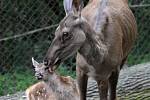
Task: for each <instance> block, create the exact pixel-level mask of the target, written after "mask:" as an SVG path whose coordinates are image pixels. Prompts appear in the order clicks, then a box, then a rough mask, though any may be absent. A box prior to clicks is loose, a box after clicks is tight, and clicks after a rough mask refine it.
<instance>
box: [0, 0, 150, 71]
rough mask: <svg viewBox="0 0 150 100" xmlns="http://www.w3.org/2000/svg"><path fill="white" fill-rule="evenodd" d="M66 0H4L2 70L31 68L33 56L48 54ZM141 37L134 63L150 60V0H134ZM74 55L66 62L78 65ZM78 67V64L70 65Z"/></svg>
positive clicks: (0, 31) (0, 23)
mask: <svg viewBox="0 0 150 100" xmlns="http://www.w3.org/2000/svg"><path fill="white" fill-rule="evenodd" d="M62 4H63V3H62V0H61V1H60V0H0V73H1V74H5V73H8V72H12V71H13V70H16V69H17V68H19V69H22V70H25V69H27V68H31V67H30V66H31V57H35V58H36V59H38V60H41V59H42V58H43V56H44V55H45V53H46V51H47V49H48V47H49V45H50V42H51V40H52V39H53V32H54V31H55V28H56V26H57V23H59V21H60V20H61V19H62V18H63V16H64V10H63V5H62ZM130 4H134V5H136V6H132V7H131V9H132V11H133V12H134V15H135V17H136V20H137V24H138V32H139V38H138V39H137V40H138V41H137V43H136V45H135V47H134V49H133V51H132V53H131V54H130V55H129V59H128V63H129V64H130V65H133V64H138V63H143V62H148V61H150V35H149V33H150V28H149V25H150V23H149V22H150V6H149V5H146V6H139V5H145V4H150V1H149V0H132V1H131V2H130ZM74 62H75V60H74V59H73V58H72V59H71V60H68V61H66V62H65V64H64V65H67V66H75V64H74ZM68 68H71V70H74V67H68Z"/></svg>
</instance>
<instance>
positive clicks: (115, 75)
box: [109, 71, 119, 100]
mask: <svg viewBox="0 0 150 100" xmlns="http://www.w3.org/2000/svg"><path fill="white" fill-rule="evenodd" d="M118 77H119V72H118V71H115V72H112V74H111V76H110V78H109V89H110V90H109V99H110V100H116V98H117V96H116V87H117V82H118Z"/></svg>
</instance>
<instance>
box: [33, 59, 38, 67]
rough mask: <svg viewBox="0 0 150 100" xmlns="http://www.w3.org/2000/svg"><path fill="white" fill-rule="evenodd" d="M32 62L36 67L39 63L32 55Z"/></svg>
mask: <svg viewBox="0 0 150 100" xmlns="http://www.w3.org/2000/svg"><path fill="white" fill-rule="evenodd" d="M32 64H33V66H34V67H38V65H39V63H38V62H37V61H35V60H34V58H33V57H32Z"/></svg>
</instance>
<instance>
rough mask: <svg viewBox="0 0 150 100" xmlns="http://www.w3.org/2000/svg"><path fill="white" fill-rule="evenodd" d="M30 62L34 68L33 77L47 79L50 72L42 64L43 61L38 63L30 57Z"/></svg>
mask: <svg viewBox="0 0 150 100" xmlns="http://www.w3.org/2000/svg"><path fill="white" fill-rule="evenodd" d="M32 64H33V66H34V69H35V77H36V78H37V79H38V80H48V75H49V74H50V71H49V68H48V67H47V66H45V65H44V63H38V62H37V61H35V60H34V58H33V57H32Z"/></svg>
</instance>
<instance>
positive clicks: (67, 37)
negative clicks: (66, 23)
mask: <svg viewBox="0 0 150 100" xmlns="http://www.w3.org/2000/svg"><path fill="white" fill-rule="evenodd" d="M70 38H71V34H70V33H69V32H63V35H62V42H63V43H64V42H65V41H66V40H69V39H70Z"/></svg>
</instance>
